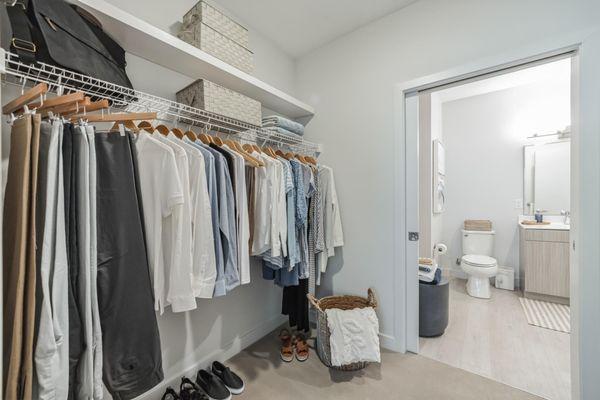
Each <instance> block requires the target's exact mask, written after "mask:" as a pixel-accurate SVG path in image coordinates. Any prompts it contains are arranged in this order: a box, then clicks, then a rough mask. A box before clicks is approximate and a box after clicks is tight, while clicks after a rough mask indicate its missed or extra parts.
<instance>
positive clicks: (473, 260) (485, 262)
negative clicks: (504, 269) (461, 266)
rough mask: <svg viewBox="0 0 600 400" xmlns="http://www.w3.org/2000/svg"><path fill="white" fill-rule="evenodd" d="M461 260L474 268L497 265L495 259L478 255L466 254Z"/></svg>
mask: <svg viewBox="0 0 600 400" xmlns="http://www.w3.org/2000/svg"><path fill="white" fill-rule="evenodd" d="M462 260H463V261H464V262H465V263H467V264H469V265H473V266H476V267H493V266H495V265H496V263H497V261H496V259H495V258H492V257H488V256H483V255H480V254H467V255H465V256H463V258H462Z"/></svg>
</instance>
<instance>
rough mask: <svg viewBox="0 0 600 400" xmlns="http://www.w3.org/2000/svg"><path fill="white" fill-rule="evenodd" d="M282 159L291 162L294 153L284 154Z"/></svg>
mask: <svg viewBox="0 0 600 400" xmlns="http://www.w3.org/2000/svg"><path fill="white" fill-rule="evenodd" d="M284 157H285V159H286V160H291V159H292V158H294V153H285V155H284Z"/></svg>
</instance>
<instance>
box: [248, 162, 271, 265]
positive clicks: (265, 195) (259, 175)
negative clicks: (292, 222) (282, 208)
mask: <svg viewBox="0 0 600 400" xmlns="http://www.w3.org/2000/svg"><path fill="white" fill-rule="evenodd" d="M256 157H257V158H258V159H260V160H261V161H263V162H264V164H265V166H264V167H262V168H255V169H254V188H255V189H254V211H253V215H254V229H253V233H252V251H251V254H252V255H254V256H258V255H261V254H263V253H264V252H266V251H267V250H269V249H271V208H272V207H273V204H272V197H273V190H272V188H271V186H272V185H273V180H274V178H273V174H274V168H273V165H272V163H271V162H269V160H268V159H266V158H265V156H264V155H263V154H261V153H257V154H256Z"/></svg>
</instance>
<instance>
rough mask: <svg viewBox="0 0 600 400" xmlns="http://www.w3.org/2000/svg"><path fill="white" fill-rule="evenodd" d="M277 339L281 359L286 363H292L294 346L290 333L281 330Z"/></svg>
mask: <svg viewBox="0 0 600 400" xmlns="http://www.w3.org/2000/svg"><path fill="white" fill-rule="evenodd" d="M279 339H280V340H281V351H280V353H279V355H280V357H281V359H282V360H283V361H285V362H288V363H289V362H292V360H294V346H293V344H292V336H291V335H290V332H289V331H288V330H287V329H282V330H281V332H279Z"/></svg>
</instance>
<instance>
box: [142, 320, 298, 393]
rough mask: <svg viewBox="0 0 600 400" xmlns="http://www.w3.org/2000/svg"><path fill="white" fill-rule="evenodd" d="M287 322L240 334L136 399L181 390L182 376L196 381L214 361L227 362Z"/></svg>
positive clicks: (269, 322) (266, 324) (273, 323)
mask: <svg viewBox="0 0 600 400" xmlns="http://www.w3.org/2000/svg"><path fill="white" fill-rule="evenodd" d="M287 320H288V317H286V316H283V315H278V316H277V317H275V318H271V319H270V320H267V321H264V322H263V323H261V324H260V325H256V326H255V327H254V328H252V329H250V330H248V331H246V332H245V333H242V334H240V335H239V336H237V337H236V338H235V339H234V340H232V341H231V342H229V343H227V344H225V345H224V346H223V347H222V348H220V349H217V350H215V351H213V352H211V353H210V354H207V355H206V356H204V357H202V358H201V359H200V360H198V362H196V363H195V364H194V365H193V366H191V367H189V368H187V369H185V370H182V371H180V372H179V373H176V374H172V375H170V376H165V379H164V380H163V381H162V382H161V383H160V384H159V385H157V386H156V387H154V388H152V389H151V390H149V391H147V392H146V393H144V394H143V395H141V396H139V397H136V400H154V399H160V397H161V396H162V394H163V393H164V391H165V390H166V388H167V386H171V387H173V388H179V384H180V383H181V377H182V376H184V375H185V376H187V377H188V378H191V379H192V380H195V377H196V372H198V370H199V369H201V368H206V367H208V366H210V365H211V363H212V362H213V361H220V362H225V361H227V360H228V359H230V358H231V357H233V356H235V355H236V354H238V353H240V352H241V351H242V350H244V349H245V348H247V347H249V346H251V345H252V344H254V343H256V342H258V341H259V340H260V339H262V338H264V337H265V336H267V335H268V334H269V333H271V332H273V331H274V330H275V329H277V328H279V327H280V326H281V325H283V324H285V323H286V322H287Z"/></svg>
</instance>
